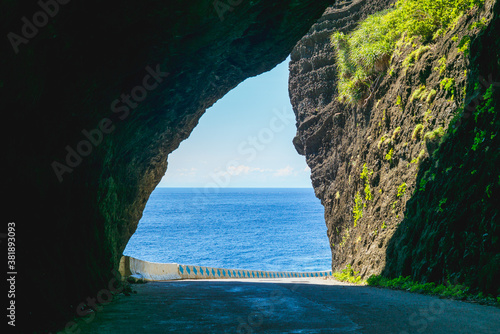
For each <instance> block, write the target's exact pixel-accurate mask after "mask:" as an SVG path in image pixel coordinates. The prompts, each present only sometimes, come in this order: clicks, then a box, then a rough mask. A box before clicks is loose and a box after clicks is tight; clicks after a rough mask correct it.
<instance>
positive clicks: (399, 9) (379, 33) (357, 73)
mask: <svg viewBox="0 0 500 334" xmlns="http://www.w3.org/2000/svg"><path fill="white" fill-rule="evenodd" d="M483 2H484V0H421V1H419V0H399V1H398V2H396V4H395V5H394V6H393V8H392V9H389V10H385V11H382V12H379V13H376V14H374V15H371V16H368V17H367V19H366V20H364V21H363V22H361V23H360V25H359V26H358V28H357V29H355V30H354V31H352V32H351V33H349V34H347V35H345V34H343V33H342V32H336V33H334V34H333V35H332V37H331V42H332V45H333V46H334V47H335V50H336V63H337V67H338V98H339V99H340V100H341V101H344V102H347V103H352V104H354V103H359V102H361V101H363V100H365V99H366V98H367V97H369V96H370V95H371V92H372V91H373V90H374V87H373V86H376V84H377V83H378V81H379V80H380V77H381V76H382V75H383V74H384V73H385V71H386V70H387V67H388V65H389V62H390V59H391V57H392V55H393V53H394V51H395V49H396V46H397V44H398V40H399V41H400V42H399V43H412V42H413V40H414V39H415V38H418V39H420V40H421V42H422V43H424V44H426V43H428V42H430V41H432V40H433V39H436V38H437V37H438V36H440V35H442V34H443V33H444V32H445V31H446V30H447V29H449V28H450V27H452V26H453V25H454V24H455V23H456V21H457V20H458V19H459V18H460V17H461V16H462V15H463V13H464V12H465V11H467V10H468V9H470V8H472V7H474V6H477V5H481V4H482V3H483ZM468 45H469V44H468V42H467V43H465V42H464V43H463V46H462V48H465V49H466V46H468ZM428 49H429V46H427V45H422V46H421V47H419V48H418V49H416V50H415V51H414V52H412V53H411V54H410V55H409V56H408V58H407V59H405V61H404V66H405V67H406V68H408V67H409V66H412V64H413V63H414V62H415V61H416V60H418V59H419V58H420V56H421V55H422V54H423V53H424V52H425V51H426V50H428ZM465 49H464V50H465ZM439 70H440V71H442V70H443V69H442V68H440V69H439ZM446 83H448V82H446ZM446 83H445V84H446ZM448 88H449V89H451V87H448Z"/></svg>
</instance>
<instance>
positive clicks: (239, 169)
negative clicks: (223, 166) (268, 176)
mask: <svg viewBox="0 0 500 334" xmlns="http://www.w3.org/2000/svg"><path fill="white" fill-rule="evenodd" d="M269 171H271V170H270V169H264V168H258V167H250V166H245V165H239V166H229V167H228V168H227V173H228V174H229V175H240V174H248V173H253V172H258V173H264V172H269Z"/></svg>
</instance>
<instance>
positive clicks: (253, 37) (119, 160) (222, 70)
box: [0, 0, 331, 329]
mask: <svg viewBox="0 0 500 334" xmlns="http://www.w3.org/2000/svg"><path fill="white" fill-rule="evenodd" d="M329 3H331V2H330V1H224V0H222V1H202V0H200V1H194V2H193V1H191V2H189V3H187V2H182V1H176V2H172V1H169V2H164V1H153V0H148V1H141V2H138V1H107V2H105V3H103V2H102V1H84V2H81V1H80V2H78V1H72V2H68V1H58V2H56V1H46V2H43V1H42V2H32V3H31V4H25V3H21V2H12V1H11V2H6V3H4V4H2V10H1V14H0V17H1V20H0V21H1V22H2V23H1V24H2V32H5V34H6V38H4V39H3V41H2V59H3V61H2V63H1V65H0V73H1V76H0V91H1V94H2V99H1V100H2V103H3V106H4V108H3V110H4V117H7V119H6V120H5V121H4V124H6V125H7V127H8V129H7V132H6V134H7V138H6V140H7V145H6V148H5V149H6V150H7V159H6V162H5V163H6V164H7V173H6V174H5V175H6V181H7V187H6V188H5V191H6V193H8V197H9V198H8V202H7V203H6V204H7V205H6V208H7V215H8V216H9V217H8V219H9V220H10V221H13V222H15V223H16V227H17V238H18V246H17V259H18V260H17V265H18V266H19V268H18V272H19V276H18V281H17V284H18V285H17V287H18V291H19V294H18V304H17V305H18V310H17V316H18V325H19V326H22V325H25V326H32V327H34V328H39V329H40V328H41V329H43V328H47V326H49V325H50V324H55V325H57V324H61V323H63V324H64V322H65V321H66V320H67V319H68V317H71V316H75V315H76V313H77V306H78V305H80V306H81V307H88V304H89V303H90V302H88V299H87V298H91V299H92V298H94V299H95V298H96V296H97V293H98V292H99V291H101V290H102V289H108V286H109V282H111V280H112V277H113V275H112V273H111V270H112V269H113V268H115V267H116V265H117V263H118V260H119V258H120V256H121V253H122V251H123V249H124V248H125V245H126V243H127V241H128V239H129V238H130V236H131V235H132V233H133V232H134V231H135V229H136V226H137V223H138V221H139V219H140V217H141V214H142V210H143V209H144V206H145V204H146V201H147V199H148V197H149V194H150V193H151V191H152V190H153V189H154V187H155V186H156V185H157V183H158V182H159V181H160V179H161V177H162V176H163V175H164V173H165V170H166V168H167V156H168V154H169V153H170V152H172V151H173V150H174V149H176V148H177V147H178V145H179V143H180V142H181V141H182V140H184V139H185V138H187V137H188V136H189V134H190V132H191V130H192V129H193V127H194V126H195V125H196V124H197V122H198V119H199V118H200V117H201V115H202V114H203V113H204V111H205V109H207V108H208V107H210V106H211V105H212V104H213V103H215V101H217V99H219V98H221V97H222V96H223V95H224V94H225V93H226V92H228V91H229V90H230V89H232V88H233V87H235V86H236V85H237V84H238V83H240V82H241V81H243V80H244V79H246V78H248V77H251V76H255V75H257V74H260V73H262V72H264V71H267V70H270V69H271V68H273V67H274V66H275V65H276V64H278V63H280V62H281V61H283V60H284V59H285V58H286V57H287V56H288V55H289V53H290V51H291V50H292V48H293V46H294V45H295V44H296V42H297V41H298V40H299V39H300V38H301V37H302V36H303V35H304V34H305V33H306V32H307V30H308V29H309V28H310V27H311V25H312V24H313V23H314V22H315V21H316V19H317V18H318V17H319V16H320V15H321V14H322V13H323V11H324V10H325V8H326V7H327V5H328V4H329ZM101 295H102V293H101ZM82 303H83V304H82Z"/></svg>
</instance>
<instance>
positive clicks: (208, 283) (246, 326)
mask: <svg viewBox="0 0 500 334" xmlns="http://www.w3.org/2000/svg"><path fill="white" fill-rule="evenodd" d="M133 289H134V290H136V291H137V294H132V295H130V296H124V295H120V296H119V297H117V298H115V299H114V300H113V301H112V302H111V303H109V304H107V305H104V306H103V307H102V310H100V311H98V312H95V313H94V314H92V315H91V316H90V317H88V318H86V319H83V320H79V321H78V322H77V323H76V325H74V324H70V325H69V326H68V328H70V329H71V331H69V330H68V331H67V332H68V333H70V332H71V333H134V334H135V333H307V334H309V333H384V334H387V333H389V334H390V333H394V334H406V333H474V334H480V333H495V334H498V333H500V309H499V308H496V307H492V306H484V305H476V304H470V303H465V302H460V301H453V300H446V299H439V298H437V297H431V296H424V295H419V294H413V293H408V292H403V291H392V290H388V289H378V288H372V287H367V286H357V285H350V284H345V283H340V282H337V281H335V280H332V279H329V280H325V279H319V278H310V279H305V278H304V279H274V280H271V279H268V280H266V279H259V280H183V281H168V282H150V283H147V284H137V285H133Z"/></svg>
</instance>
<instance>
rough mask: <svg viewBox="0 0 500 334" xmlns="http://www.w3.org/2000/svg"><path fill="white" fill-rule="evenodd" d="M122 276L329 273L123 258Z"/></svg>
mask: <svg viewBox="0 0 500 334" xmlns="http://www.w3.org/2000/svg"><path fill="white" fill-rule="evenodd" d="M120 273H121V274H122V276H130V275H134V276H142V277H143V278H144V279H145V280H148V281H165V280H172V279H200V278H203V279H229V278H243V279H244V278H293V277H326V276H331V275H332V272H331V271H314V272H291V271H262V270H241V269H227V268H213V267H203V266H190V265H185V264H177V263H154V262H147V261H143V260H139V259H135V258H133V257H129V256H123V257H122V259H121V261H120Z"/></svg>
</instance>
